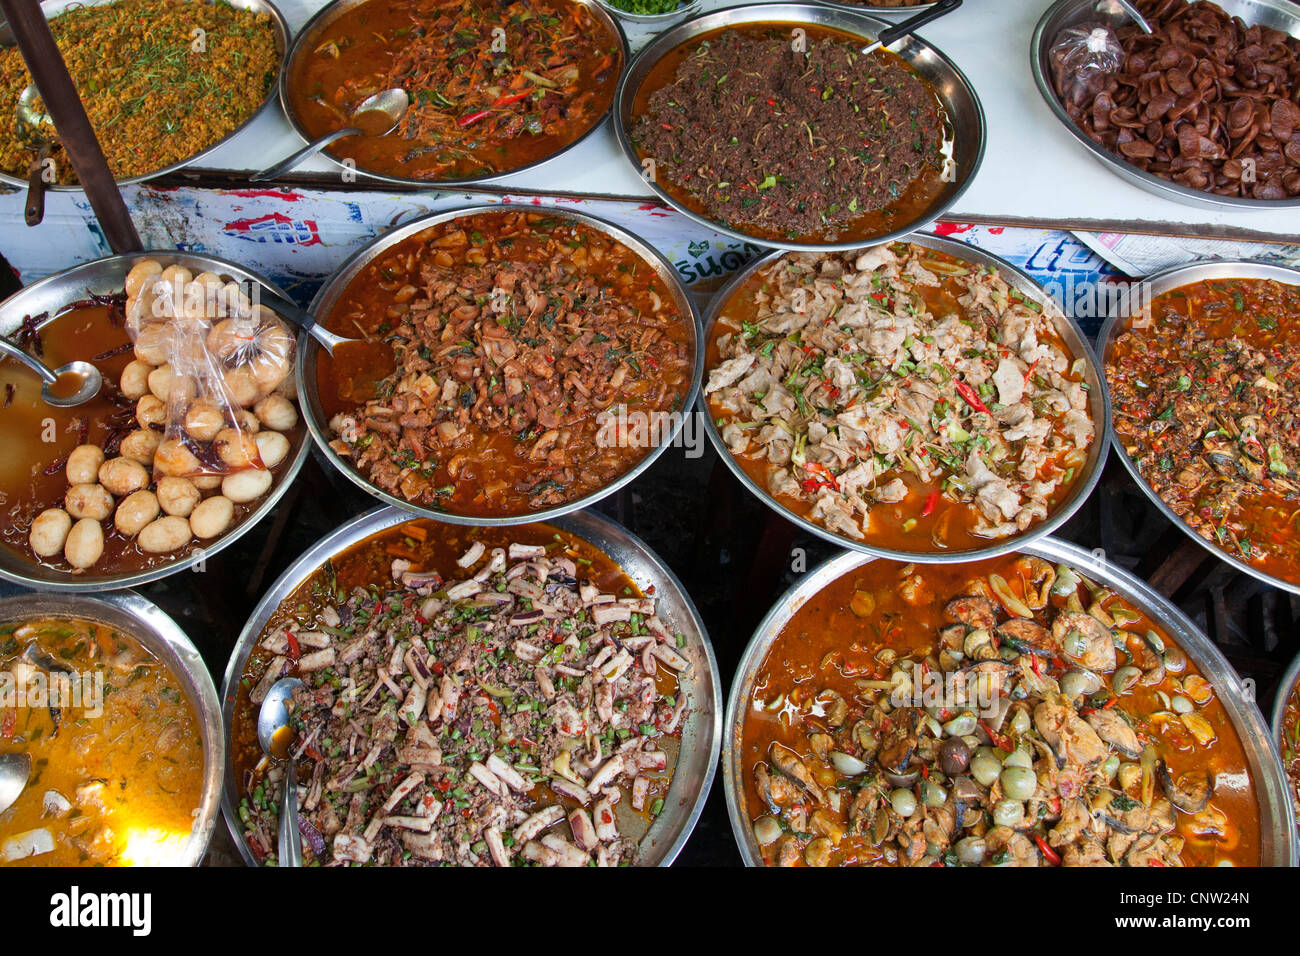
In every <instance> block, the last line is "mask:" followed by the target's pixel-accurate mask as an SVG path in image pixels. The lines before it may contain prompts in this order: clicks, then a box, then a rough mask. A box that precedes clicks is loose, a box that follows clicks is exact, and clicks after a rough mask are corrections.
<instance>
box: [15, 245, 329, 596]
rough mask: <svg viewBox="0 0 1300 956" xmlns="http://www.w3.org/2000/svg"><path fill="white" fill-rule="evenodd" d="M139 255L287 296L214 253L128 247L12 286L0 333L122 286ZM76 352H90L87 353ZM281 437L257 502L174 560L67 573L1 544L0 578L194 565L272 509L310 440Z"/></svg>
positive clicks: (30, 579)
mask: <svg viewBox="0 0 1300 956" xmlns="http://www.w3.org/2000/svg"><path fill="white" fill-rule="evenodd" d="M141 259H156V260H157V261H159V262H160V263H162V264H163V265H164V266H168V265H173V264H175V265H182V266H185V267H186V268H188V269H190V270H191V271H193V272H195V273H196V274H197V273H199V272H204V271H211V272H215V273H217V274H218V275H223V276H227V277H229V278H231V279H235V280H237V281H240V282H249V283H257V284H259V285H261V286H263V287H265V288H267V289H269V290H271V291H272V292H274V293H275V294H276V295H278V296H281V297H284V298H287V296H285V294H284V293H283V292H282V291H281V290H280V289H279V288H277V287H276V286H275V285H274V284H272V283H271V282H270V280H268V279H266V278H263V277H262V276H260V275H258V274H257V273H256V272H253V271H252V270H249V269H245V268H244V267H243V266H238V265H235V263H233V262H230V261H228V260H226V259H220V258H218V257H216V256H207V255H199V254H197V253H190V252H130V253H125V254H123V255H118V256H108V257H107V258H104V259H96V260H94V261H93V262H87V263H84V264H82V265H79V266H73V267H72V268H71V269H65V270H64V271H62V272H56V273H54V274H53V275H49V276H46V277H45V278H44V279H40V280H38V281H36V282H33V283H32V284H31V285H29V286H26V287H25V288H23V289H21V290H19V291H18V292H15V293H14V294H13V295H11V296H10V297H9V298H8V299H5V300H4V302H0V335H9V334H11V333H12V332H14V331H15V330H16V329H17V328H18V326H19V325H21V324H22V321H23V319H24V317H26V316H29V315H40V314H41V313H42V312H46V313H48V314H49V318H47V319H45V320H44V321H42V322H40V323H38V324H37V328H43V327H44V326H45V325H46V324H48V323H49V322H50V321H53V319H54V318H56V317H57V315H58V313H60V312H62V311H64V310H65V309H66V308H67V307H68V306H69V305H71V304H72V303H74V302H77V301H79V300H82V299H85V298H86V297H87V294H89V293H95V294H97V295H108V294H112V293H117V292H121V291H122V284H123V283H124V282H125V281H126V274H127V273H128V272H130V271H131V267H132V266H133V265H134V264H135V263H136V262H138V261H139V260H141ZM306 337H307V336H306V334H305V333H304V334H300V335H299V343H300V344H299V348H300V349H301V347H302V346H301V340H302V339H303V338H306ZM78 357H79V358H85V359H89V358H90V356H89V355H81V356H78ZM286 437H288V438H289V440H290V444H291V445H292V446H296V447H292V448H291V451H290V453H289V457H288V458H287V459H286V460H285V461H284V462H283V463H282V464H281V465H280V466H279V472H278V474H277V475H276V478H275V484H274V485H272V486H271V490H270V491H268V492H267V493H266V494H265V495H264V496H263V497H262V499H261V502H260V503H259V504H258V506H257V507H256V508H255V509H253V510H252V511H251V512H250V513H249V514H248V515H247V516H245V518H244V520H243V521H241V522H240V523H239V524H237V525H236V526H235V527H234V528H232V529H231V530H229V531H227V532H226V533H225V534H223V535H222V536H221V537H219V538H217V539H216V540H215V541H211V542H208V543H206V544H205V545H203V546H202V547H199V546H196V545H195V546H191V547H190V548H189V549H187V553H183V554H181V555H179V556H178V557H176V558H175V560H172V561H169V562H167V563H165V564H159V565H158V566H156V567H152V568H146V569H145V570H142V571H130V572H123V573H119V574H102V573H101V574H96V573H94V572H93V571H86V572H84V573H82V574H72V573H70V572H67V571H61V570H58V569H56V568H51V567H46V566H45V565H42V564H36V563H34V562H33V561H32V560H31V559H29V558H28V557H27V556H26V555H23V554H19V553H18V552H16V551H13V550H11V549H10V548H8V547H6V546H4V545H0V578H4V579H6V580H9V581H14V582H16V583H18V584H22V585H26V586H27V587H31V588H41V589H44V590H48V591H108V590H112V589H114V588H129V587H138V586H139V585H141V584H145V583H147V582H149V581H156V580H158V579H159V578H163V577H166V576H167V575H169V574H176V573H177V572H178V571H184V570H186V569H187V568H191V567H194V566H195V565H196V564H199V563H200V562H202V561H205V560H206V559H208V558H210V557H212V556H213V555H214V554H216V553H217V552H219V551H221V550H222V549H224V548H227V547H229V546H230V545H231V544H233V543H234V542H235V541H236V540H237V539H238V538H239V537H240V536H241V535H243V534H245V533H247V532H248V531H249V530H251V529H252V527H253V525H255V524H257V523H258V522H259V521H261V520H262V519H263V518H265V517H266V516H267V515H268V514H270V513H271V509H272V508H274V507H275V505H276V502H278V501H279V500H280V497H281V496H282V495H283V494H284V493H285V492H286V491H287V490H288V489H289V485H290V484H292V483H293V480H294V478H295V477H297V475H298V470H299V469H300V468H302V463H303V462H304V461H306V459H307V452H308V450H309V449H310V447H311V443H310V442H308V441H307V440H306V436H305V435H303V434H302V427H301V425H299V426H296V427H295V429H294V432H293V433H292V434H290V435H287V436H286Z"/></svg>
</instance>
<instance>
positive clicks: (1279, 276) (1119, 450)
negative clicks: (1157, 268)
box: [1097, 260, 1300, 594]
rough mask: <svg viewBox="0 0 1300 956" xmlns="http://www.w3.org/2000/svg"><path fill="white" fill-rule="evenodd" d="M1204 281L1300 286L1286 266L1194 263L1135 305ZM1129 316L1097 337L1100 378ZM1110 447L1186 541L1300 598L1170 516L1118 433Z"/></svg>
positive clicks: (1151, 282)
mask: <svg viewBox="0 0 1300 956" xmlns="http://www.w3.org/2000/svg"><path fill="white" fill-rule="evenodd" d="M1206 279H1276V280H1277V281H1279V282H1285V283H1286V284H1287V285H1294V286H1300V270H1296V269H1291V268H1288V267H1286V266H1280V265H1274V264H1272V263H1268V262H1253V261H1251V260H1243V261H1221V262H1220V261H1216V262H1194V263H1192V264H1190V265H1185V266H1175V267H1174V268H1172V269H1166V270H1165V271H1164V272H1160V273H1157V274H1156V275H1153V276H1151V277H1150V278H1148V279H1146V280H1145V281H1144V282H1143V283H1142V287H1141V294H1140V295H1139V296H1137V297H1136V298H1135V300H1136V301H1138V302H1145V303H1149V302H1151V301H1152V300H1153V299H1154V298H1155V297H1156V296H1158V295H1162V294H1164V293H1166V292H1168V291H1170V290H1171V289H1177V288H1179V287H1180V286H1185V285H1191V284H1192V283H1195V282H1202V281H1204V280H1206ZM1131 318H1132V316H1130V315H1111V316H1109V317H1107V319H1106V321H1105V323H1104V324H1103V325H1102V327H1101V331H1100V332H1099V333H1098V334H1097V357H1098V359H1099V361H1100V364H1101V368H1102V374H1103V375H1104V374H1105V368H1106V363H1107V361H1108V360H1109V358H1110V353H1111V349H1113V348H1114V345H1115V340H1116V339H1118V338H1119V337H1120V335H1121V334H1123V333H1124V331H1125V330H1126V329H1127V328H1128V325H1129V320H1130V319H1131ZM1110 438H1111V444H1113V445H1114V446H1115V453H1116V455H1118V456H1119V460H1120V461H1121V462H1123V464H1124V467H1125V468H1126V469H1127V470H1128V473H1129V475H1131V476H1132V478H1133V481H1134V483H1135V484H1136V485H1137V486H1138V487H1139V488H1141V489H1142V491H1143V492H1144V493H1145V494H1146V496H1147V497H1148V498H1150V499H1151V503H1152V504H1153V505H1155V506H1156V507H1157V508H1158V509H1159V510H1160V513H1161V514H1163V515H1164V516H1165V517H1166V518H1168V519H1169V520H1170V521H1171V522H1173V524H1174V525H1176V526H1177V527H1178V529H1179V530H1180V531H1182V532H1183V533H1184V534H1186V535H1187V536H1188V537H1189V538H1191V539H1192V540H1193V541H1195V542H1196V543H1197V544H1199V545H1200V546H1201V547H1203V548H1205V549H1206V550H1207V551H1209V552H1210V553H1211V554H1213V555H1214V556H1215V557H1216V558H1218V559H1219V560H1220V561H1224V562H1226V563H1228V564H1230V565H1232V566H1233V567H1234V568H1236V569H1237V570H1238V571H1242V572H1245V573H1246V574H1249V575H1250V576H1251V577H1254V578H1258V579H1259V580H1261V581H1264V582H1266V583H1268V584H1271V585H1273V586H1274V587H1277V588H1282V589H1283V590H1285V591H1290V592H1291V593H1292V594H1300V581H1285V580H1283V579H1282V578H1279V577H1275V576H1274V575H1271V574H1268V573H1266V572H1264V571H1261V570H1260V569H1259V568H1257V567H1255V566H1254V565H1251V564H1247V563H1246V562H1245V561H1242V560H1241V559H1240V558H1238V557H1236V556H1235V555H1232V554H1229V553H1228V552H1227V551H1225V550H1223V549H1222V548H1220V547H1219V546H1218V545H1216V544H1215V543H1214V542H1212V541H1209V540H1207V539H1206V538H1203V537H1201V536H1200V535H1199V534H1197V533H1196V532H1195V531H1194V530H1193V529H1192V527H1191V526H1190V525H1188V524H1187V522H1185V521H1184V520H1183V519H1182V518H1180V517H1179V516H1178V515H1177V514H1175V513H1174V510H1173V509H1172V508H1170V507H1169V505H1168V504H1166V503H1165V500H1164V499H1163V498H1161V497H1160V496H1159V495H1158V494H1156V493H1155V491H1154V490H1153V489H1152V488H1151V486H1150V485H1149V484H1147V481H1146V479H1145V478H1143V477H1142V473H1141V472H1140V471H1139V470H1138V467H1137V464H1136V463H1135V462H1134V461H1133V459H1132V458H1130V457H1129V454H1128V452H1127V451H1125V450H1124V443H1123V441H1122V440H1121V439H1120V436H1119V434H1118V433H1116V432H1115V431H1114V429H1112V430H1111V436H1110Z"/></svg>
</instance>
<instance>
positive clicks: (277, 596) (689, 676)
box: [221, 508, 722, 866]
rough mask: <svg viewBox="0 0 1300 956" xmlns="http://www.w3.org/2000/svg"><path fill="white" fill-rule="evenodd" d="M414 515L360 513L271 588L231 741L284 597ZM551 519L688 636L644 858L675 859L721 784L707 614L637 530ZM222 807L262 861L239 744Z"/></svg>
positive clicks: (242, 640)
mask: <svg viewBox="0 0 1300 956" xmlns="http://www.w3.org/2000/svg"><path fill="white" fill-rule="evenodd" d="M411 520H412V516H411V515H410V514H408V513H407V512H404V511H401V510H399V509H397V508H376V509H374V510H373V511H370V512H367V513H366V514H363V515H361V516H360V517H358V518H354V519H352V520H351V521H349V522H348V523H347V524H344V525H342V526H341V527H339V528H338V529H336V530H335V531H332V532H331V533H330V534H328V535H326V536H325V537H323V538H321V539H320V540H319V541H317V542H316V544H314V545H313V546H312V547H311V548H310V549H309V550H308V551H307V552H306V553H304V554H303V555H302V556H301V557H300V558H298V560H297V561H295V562H294V563H293V564H291V565H290V566H289V568H288V569H287V570H286V571H285V572H284V574H282V575H280V577H279V579H278V580H277V581H276V582H275V583H274V584H273V585H271V589H270V590H269V591H267V593H266V594H265V595H264V596H263V598H262V600H261V601H260V602H259V603H258V605H257V607H256V608H254V610H253V613H252V616H251V617H249V619H248V623H246V624H245V625H244V630H243V632H242V633H241V634H240V635H239V640H238V642H236V644H235V648H234V650H233V651H232V652H231V655H230V663H229V664H228V665H227V667H226V676H225V679H224V681H223V683H222V691H221V699H222V704H221V713H222V721H223V726H224V727H225V733H226V740H227V741H229V740H230V739H231V732H232V727H233V722H234V713H235V706H236V703H237V701H238V692H239V682H240V680H241V678H242V676H243V673H244V667H245V666H246V665H247V662H248V658H249V655H250V654H251V653H252V650H253V647H254V645H255V644H256V643H257V641H258V639H259V638H260V637H261V635H262V631H263V629H264V628H265V627H266V623H267V621H268V620H270V618H271V615H272V614H273V613H274V612H275V611H276V609H277V608H278V607H279V606H280V603H281V602H282V601H284V600H285V599H286V598H288V597H289V595H291V594H292V593H293V592H294V590H295V589H296V588H297V587H299V586H300V585H301V584H302V583H303V582H304V581H306V580H307V579H309V578H310V577H311V576H312V575H313V574H314V573H315V572H316V571H317V570H318V569H319V568H320V567H321V566H322V565H323V564H324V563H325V562H326V561H328V560H330V559H332V558H334V557H336V556H337V555H339V554H340V553H342V552H343V551H346V550H348V549H349V548H351V547H353V546H354V545H357V544H360V543H361V542H363V541H365V540H366V539H368V538H370V537H372V536H374V535H376V534H379V533H381V532H383V531H386V530H388V529H389V528H392V527H395V526H397V525H401V524H405V523H406V522H408V521H411ZM547 523H549V524H551V525H553V526H554V527H556V528H558V529H559V530H561V531H564V532H566V533H568V534H571V535H574V536H575V537H578V538H581V539H583V540H585V541H587V542H588V543H590V544H592V545H594V546H595V547H597V548H599V549H600V550H601V551H603V552H604V553H605V554H606V555H608V556H609V557H610V558H611V559H612V560H613V561H614V562H615V563H616V564H618V565H619V566H620V567H621V568H622V569H623V572H624V573H625V574H626V575H627V576H628V577H629V578H631V579H632V580H633V581H634V582H635V583H636V585H637V586H638V587H639V588H640V589H641V590H642V591H646V590H648V589H649V588H650V587H651V586H653V588H654V592H653V593H654V597H655V598H656V600H657V601H658V602H659V604H658V615H659V617H660V618H661V619H662V620H663V621H664V623H665V624H666V625H668V626H669V627H670V628H672V629H673V630H674V631H675V632H677V633H680V634H682V635H684V636H685V638H686V644H685V645H684V646H683V647H682V648H680V649H679V650H680V651H681V653H682V655H683V656H685V657H686V658H687V660H689V661H690V663H691V667H690V670H688V671H686V672H683V674H682V675H681V677H680V678H679V680H680V681H681V686H682V688H683V689H684V690H685V692H686V693H688V694H689V695H690V698H691V708H690V710H689V712H688V714H687V716H686V718H685V721H684V723H683V724H682V732H681V747H680V750H679V752H678V757H677V764H676V766H675V767H674V768H673V776H672V784H671V786H670V789H669V792H668V796H667V797H666V798H665V799H664V810H663V812H662V813H660V814H659V816H658V817H656V818H655V819H654V822H653V823H652V824H651V825H650V827H649V829H648V830H647V831H646V833H645V835H644V836H642V838H641V840H640V863H641V864H642V865H647V866H668V865H669V864H671V863H672V862H673V860H674V859H675V858H676V857H677V854H678V853H679V852H681V849H682V847H683V846H684V845H685V844H686V840H687V838H688V837H689V836H690V835H691V830H693V829H694V827H695V823H696V821H697V820H699V818H700V814H701V813H702V812H703V810H704V801H705V799H706V798H707V797H708V794H709V787H710V785H711V784H712V783H713V774H714V771H715V769H716V767H717V763H718V753H719V750H720V748H721V745H722V709H721V706H722V690H721V687H722V685H721V682H720V678H719V676H718V664H717V661H716V660H715V659H714V656H713V646H712V645H711V644H710V643H709V637H708V633H707V632H706V631H705V629H704V621H703V620H702V619H701V618H700V615H699V612H698V611H696V609H695V604H694V603H693V602H692V601H691V598H690V595H689V594H687V593H686V590H685V588H683V587H682V583H681V582H680V581H679V580H678V579H677V576H676V575H675V574H673V572H672V571H671V570H669V568H668V566H667V565H666V564H664V563H663V562H662V561H661V560H660V559H659V557H658V555H656V554H655V553H654V552H653V551H651V550H650V549H649V548H648V547H647V546H646V545H645V543H644V542H642V541H641V539H640V538H638V537H636V535H634V534H632V533H631V532H629V531H627V530H625V529H624V528H622V527H621V526H620V525H618V524H616V523H615V522H614V521H612V520H610V519H609V518H606V517H605V516H604V515H601V514H598V513H596V512H591V511H586V512H581V513H578V514H570V515H565V516H562V517H559V518H556V519H554V520H552V521H549V522H547ZM221 806H222V812H223V814H224V815H225V818H226V825H227V826H228V827H229V829H230V834H231V836H232V837H233V838H234V841H235V845H236V846H238V847H239V852H240V854H241V855H242V856H243V858H244V861H245V862H246V863H247V864H249V865H250V866H256V865H257V861H256V859H255V857H254V856H253V854H252V851H251V850H250V849H249V847H248V844H247V842H246V841H245V840H244V838H243V832H242V830H241V828H240V822H239V814H238V812H237V807H238V806H239V792H238V784H237V781H236V779H235V771H234V754H233V745H232V746H231V748H230V749H228V751H227V756H226V773H225V785H224V790H223V796H222V801H221Z"/></svg>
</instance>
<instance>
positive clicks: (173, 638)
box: [0, 591, 226, 866]
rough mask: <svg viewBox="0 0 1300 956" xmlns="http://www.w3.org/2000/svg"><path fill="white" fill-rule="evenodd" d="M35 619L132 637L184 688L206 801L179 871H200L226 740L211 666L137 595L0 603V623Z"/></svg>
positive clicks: (28, 597) (26, 597)
mask: <svg viewBox="0 0 1300 956" xmlns="http://www.w3.org/2000/svg"><path fill="white" fill-rule="evenodd" d="M34 617H64V618H78V619H80V620H83V621H93V622H95V623H98V624H105V625H107V626H109V627H112V628H114V629H116V630H119V631H122V632H123V633H125V634H129V635H130V636H131V637H134V638H135V639H136V640H138V641H139V642H140V643H141V644H143V645H144V646H145V647H146V648H148V649H149V651H150V652H151V653H152V654H153V655H154V656H155V657H157V658H158V659H159V660H160V661H162V662H163V664H165V665H166V666H167V669H168V670H169V671H170V672H171V673H172V675H173V676H175V677H176V679H177V680H179V681H180V682H181V684H182V685H183V686H184V688H185V696H186V697H188V698H189V701H190V706H191V707H193V708H194V716H195V718H196V722H197V723H198V726H199V732H200V733H201V735H202V737H203V801H202V803H201V804H200V805H199V812H198V815H197V816H196V817H195V818H194V827H193V829H192V830H191V831H190V839H189V843H188V844H187V845H186V847H185V853H184V856H183V857H182V858H181V859H180V860H179V861H177V863H176V865H178V866H198V864H199V861H201V860H202V859H203V854H204V853H206V852H207V849H208V842H209V841H210V840H211V839H212V832H213V830H214V829H215V828H216V825H217V808H218V806H219V804H220V801H221V781H222V777H223V775H224V773H225V767H226V738H225V735H224V734H223V733H222V732H221V707H220V705H219V704H218V703H217V689H216V687H215V685H214V684H213V683H212V676H211V675H210V674H209V673H208V668H207V665H206V664H204V663H203V658H202V657H200V656H199V652H198V651H197V650H196V649H195V647H194V645H193V643H191V641H190V639H189V637H188V636H186V634H185V632H184V631H183V630H181V628H180V625H178V624H177V623H176V622H175V621H174V620H172V619H171V617H169V616H168V615H167V614H166V613H164V612H163V610H162V609H161V608H159V607H158V606H157V605H156V604H154V603H153V602H151V601H148V600H146V599H145V598H143V597H141V596H140V595H139V594H136V593H135V592H134V591H120V592H118V593H116V594H105V595H101V596H99V597H89V596H84V595H75V594H36V593H29V594H19V595H15V596H13V597H7V598H3V599H0V623H8V622H11V621H18V620H23V619H27V620H30V619H32V618H34Z"/></svg>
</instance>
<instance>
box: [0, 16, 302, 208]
mask: <svg viewBox="0 0 1300 956" xmlns="http://www.w3.org/2000/svg"><path fill="white" fill-rule="evenodd" d="M106 2H108V3H111V2H112V0H106ZM193 2H211V3H215V2H217V0H193ZM220 2H222V3H226V4H228V5H229V6H232V7H235V8H236V9H238V10H251V11H253V12H254V13H265V14H266V15H267V16H269V17H270V18H271V30H272V32H273V33H274V34H275V50H276V53H278V54H279V55H280V65H281V68H282V69H283V65H284V62H285V54H286V51H287V50H288V49H289V35H290V34H289V24H288V23H287V22H286V21H285V19H284V15H283V14H281V13H280V11H279V9H278V8H277V7H276V6H275V4H274V3H272V2H271V0H220ZM98 5H99V4H94V3H80V2H78V0H70V2H65V3H51V4H45V5H44V10H45V16H46V18H47V19H53V18H54V17H55V16H57V15H58V14H60V13H63V12H64V11H65V10H67V9H71V8H75V7H85V6H98ZM13 45H14V39H13V34H12V33H11V32H10V31H9V27H8V26H7V25H5V26H0V47H9V46H13ZM275 100H276V84H275V83H274V82H272V83H271V84H269V85H268V86H267V88H266V95H265V96H264V97H263V98H262V105H261V106H259V107H258V108H257V109H256V110H254V111H253V113H252V115H250V116H249V117H248V119H246V120H244V122H242V123H240V124H239V125H238V126H236V127H235V128H234V129H233V130H231V131H230V132H229V133H227V134H226V135H225V136H223V137H221V139H219V140H217V141H216V142H215V143H213V144H212V145H211V146H205V147H204V148H203V149H201V150H199V151H198V152H197V153H195V154H194V155H193V156H190V157H189V158H187V159H183V160H181V161H180V162H178V163H172V164H171V165H170V166H164V167H163V168H162V169H158V170H155V171H154V172H151V173H142V174H141V175H139V176H128V177H126V178H125V179H119V180H117V184H118V185H119V186H132V185H134V184H136V183H143V182H146V181H148V180H150V179H157V178H158V177H160V176H166V175H167V174H168V173H174V172H176V171H177V170H178V169H184V168H185V167H187V166H193V165H194V164H195V163H197V162H199V160H201V159H203V158H204V157H205V156H207V155H208V154H209V153H211V152H212V151H213V150H215V149H217V148H218V147H219V146H223V145H225V144H226V143H228V142H229V141H230V140H232V139H234V138H235V137H236V136H238V135H239V134H240V133H241V132H242V131H243V130H244V129H245V127H247V126H248V124H249V123H251V122H253V120H255V119H257V118H258V117H259V116H261V115H262V114H263V113H265V112H267V111H268V110H270V109H272V108H273V104H274V103H275ZM0 182H4V183H8V184H10V185H11V186H21V187H23V188H26V187H27V177H25V176H24V177H21V178H20V177H17V176H14V175H12V174H10V173H7V172H4V171H3V170H0ZM45 188H46V190H47V191H56V192H81V187H80V186H77V185H70V184H64V183H50V184H49V185H47V186H46V187H45Z"/></svg>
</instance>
